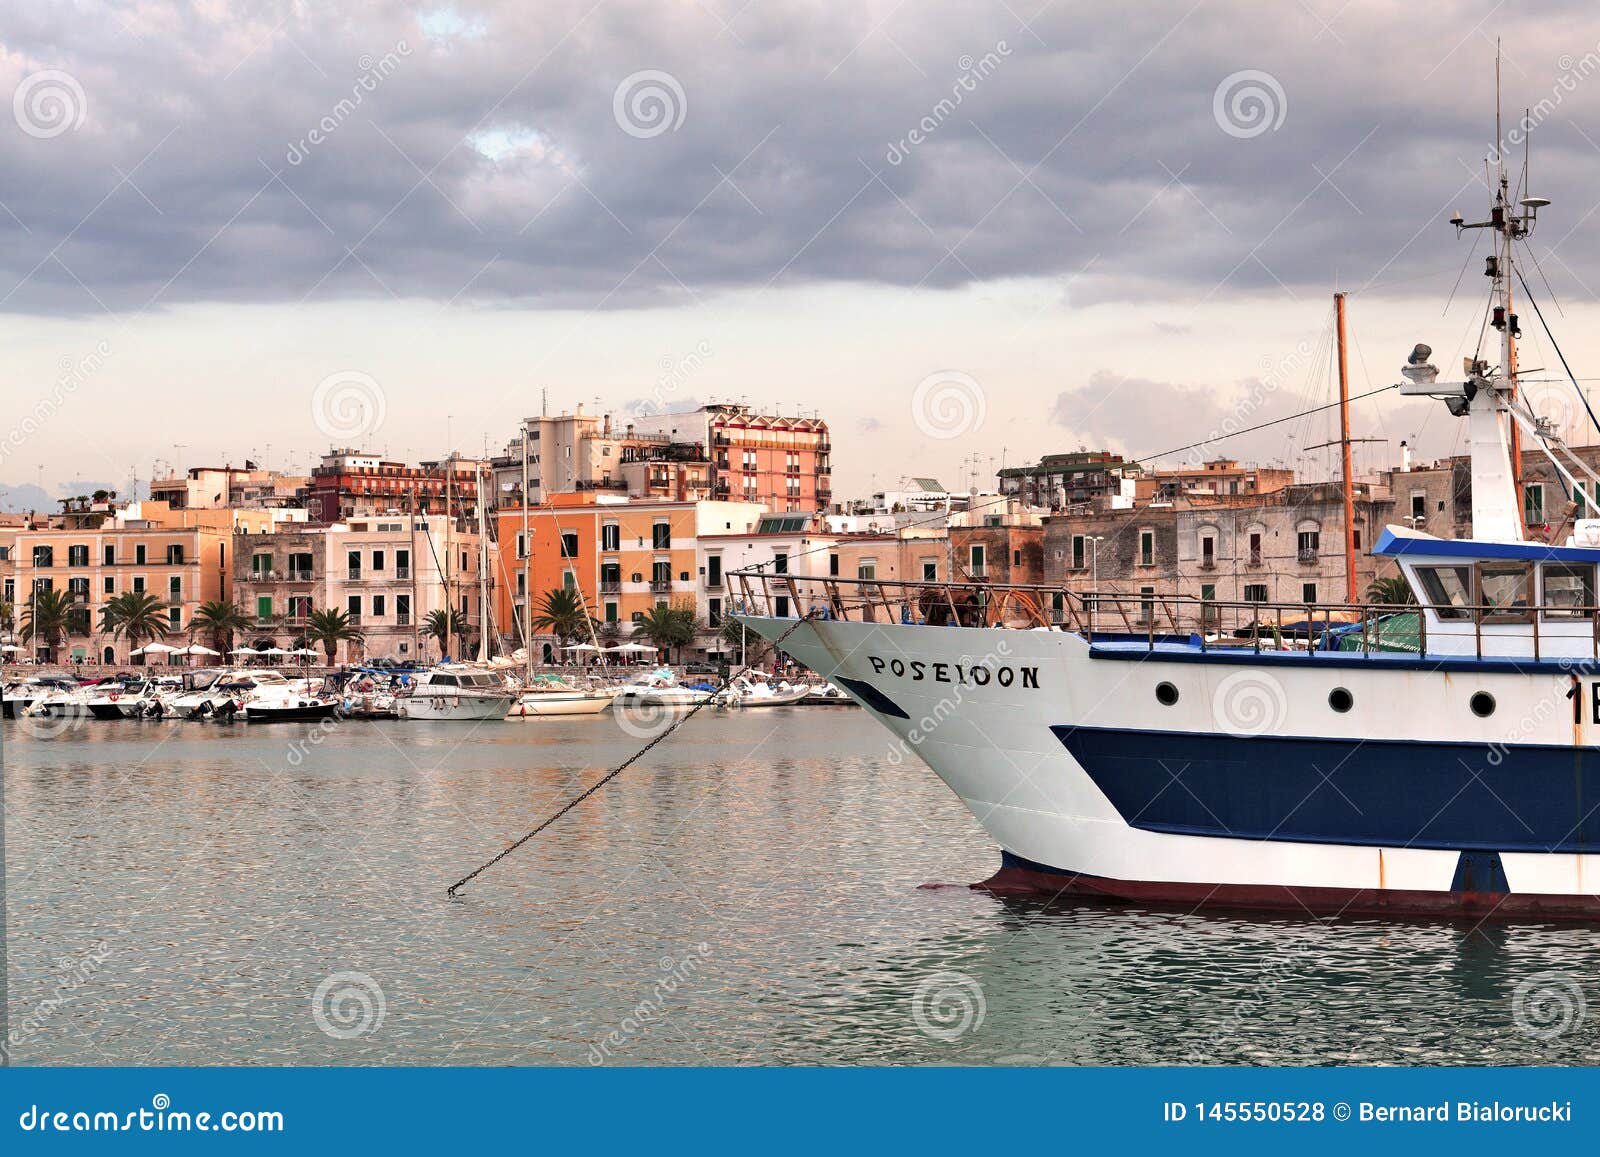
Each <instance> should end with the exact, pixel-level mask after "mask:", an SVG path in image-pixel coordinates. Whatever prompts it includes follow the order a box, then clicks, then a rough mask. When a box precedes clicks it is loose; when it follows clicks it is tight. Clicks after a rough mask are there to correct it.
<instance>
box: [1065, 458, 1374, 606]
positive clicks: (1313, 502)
mask: <svg viewBox="0 0 1600 1157" xmlns="http://www.w3.org/2000/svg"><path fill="white" fill-rule="evenodd" d="M1354 508H1355V517H1356V522H1355V526H1354V539H1355V551H1356V575H1357V591H1356V595H1357V599H1358V600H1359V599H1360V598H1361V597H1362V596H1363V595H1364V592H1365V589H1366V586H1367V584H1368V583H1370V582H1371V581H1372V579H1373V578H1374V577H1376V576H1377V575H1378V574H1379V573H1382V572H1383V571H1384V562H1383V560H1381V559H1376V558H1374V557H1373V556H1372V554H1371V553H1370V552H1371V550H1372V546H1373V543H1374V542H1375V541H1376V539H1377V537H1378V535H1379V534H1381V532H1382V529H1383V527H1384V526H1385V525H1386V524H1387V523H1389V522H1391V521H1393V519H1394V502H1393V500H1392V498H1391V497H1390V496H1389V493H1388V490H1387V488H1384V487H1380V486H1368V485H1366V484H1362V485H1361V486H1359V487H1358V490H1357V496H1356V501H1355V504H1354ZM1344 544H1345V532H1344V500H1343V493H1342V488H1341V487H1340V486H1339V484H1337V483H1314V484H1296V485H1294V486H1288V487H1284V488H1282V489H1280V490H1278V491H1276V492H1274V493H1273V494H1270V495H1267V496H1265V497H1264V498H1262V499H1258V500H1255V501H1249V502H1245V501H1240V502H1236V503H1205V504H1198V503H1193V504H1192V503H1188V502H1184V501H1179V502H1177V503H1175V504H1174V505H1171V506H1164V505H1163V506H1144V507H1138V508H1136V509H1133V510H1101V511H1098V512H1096V513H1092V514H1086V515H1066V516H1054V517H1050V518H1047V519H1046V520H1045V524H1044V539H1043V547H1044V580H1045V582H1046V583H1048V584H1050V585H1052V586H1059V587H1061V588H1063V589H1065V590H1071V591H1076V592H1079V593H1088V592H1090V591H1098V592H1101V593H1107V594H1116V595H1119V596H1123V597H1124V599H1125V602H1124V604H1123V607H1122V608H1121V609H1127V610H1128V611H1129V613H1130V615H1131V616H1132V618H1133V619H1135V620H1137V621H1139V622H1144V621H1145V619H1144V617H1143V616H1145V615H1147V614H1148V609H1149V604H1147V603H1141V604H1139V605H1135V603H1134V600H1135V599H1139V598H1154V597H1156V596H1168V595H1175V596H1185V597H1188V598H1190V599H1194V600H1201V601H1219V602H1225V603H1226V602H1237V603H1245V602H1251V603H1321V604H1334V603H1344V602H1345V601H1346V595H1347V593H1348V592H1347V590H1346V571H1345V554H1344ZM1119 613H1120V612H1119ZM1108 614H1109V612H1108Z"/></svg>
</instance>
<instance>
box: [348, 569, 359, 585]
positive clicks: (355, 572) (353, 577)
mask: <svg viewBox="0 0 1600 1157" xmlns="http://www.w3.org/2000/svg"><path fill="white" fill-rule="evenodd" d="M345 578H347V579H349V580H350V581H351V582H353V583H358V582H360V581H361V568H360V567H358V566H353V567H349V568H348V569H347V570H346V571H345Z"/></svg>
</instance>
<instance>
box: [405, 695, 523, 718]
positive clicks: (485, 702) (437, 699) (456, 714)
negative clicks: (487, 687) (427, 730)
mask: <svg viewBox="0 0 1600 1157" xmlns="http://www.w3.org/2000/svg"><path fill="white" fill-rule="evenodd" d="M511 702H512V697H511V695H510V693H509V692H508V693H507V694H505V695H443V694H439V695H425V694H415V695H405V696H401V697H399V698H397V699H396V700H395V712H396V714H398V715H399V716H400V718H401V719H425V720H431V721H433V722H435V723H477V722H482V721H485V720H497V719H504V718H505V717H506V713H507V712H509V711H510V710H511Z"/></svg>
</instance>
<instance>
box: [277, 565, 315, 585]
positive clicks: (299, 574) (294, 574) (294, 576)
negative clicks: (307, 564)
mask: <svg viewBox="0 0 1600 1157" xmlns="http://www.w3.org/2000/svg"><path fill="white" fill-rule="evenodd" d="M272 577H273V578H277V577H278V572H277V571H273V572H272ZM283 577H284V578H285V579H286V580H288V581H289V582H292V583H308V582H310V581H311V572H310V571H309V570H301V569H298V568H296V569H294V570H287V571H284V572H283Z"/></svg>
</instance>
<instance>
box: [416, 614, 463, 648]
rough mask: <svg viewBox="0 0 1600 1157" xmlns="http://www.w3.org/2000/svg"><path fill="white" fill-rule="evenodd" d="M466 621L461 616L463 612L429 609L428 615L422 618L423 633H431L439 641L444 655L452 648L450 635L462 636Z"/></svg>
mask: <svg viewBox="0 0 1600 1157" xmlns="http://www.w3.org/2000/svg"><path fill="white" fill-rule="evenodd" d="M466 627H467V624H466V621H465V620H464V619H463V618H462V617H461V612H460V611H456V610H449V611H446V610H437V611H429V612H428V617H427V618H425V619H423V620H422V633H423V634H425V635H431V636H432V637H433V638H435V639H437V640H438V641H439V653H440V654H441V655H442V654H444V653H445V652H447V651H449V650H450V636H451V635H456V636H460V635H462V634H463V633H465V631H466Z"/></svg>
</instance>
